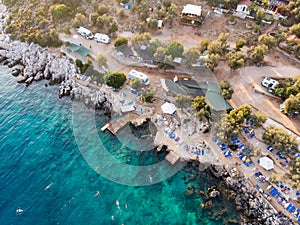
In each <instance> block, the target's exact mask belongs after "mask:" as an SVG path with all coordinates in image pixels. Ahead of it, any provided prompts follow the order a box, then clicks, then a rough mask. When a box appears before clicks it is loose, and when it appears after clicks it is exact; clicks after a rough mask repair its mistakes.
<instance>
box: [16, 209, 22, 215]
mask: <svg viewBox="0 0 300 225" xmlns="http://www.w3.org/2000/svg"><path fill="white" fill-rule="evenodd" d="M23 211H24V210H23V209H17V210H16V213H19V214H20V213H22V212H23Z"/></svg>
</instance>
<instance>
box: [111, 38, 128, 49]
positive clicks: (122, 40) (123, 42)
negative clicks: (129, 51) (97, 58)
mask: <svg viewBox="0 0 300 225" xmlns="http://www.w3.org/2000/svg"><path fill="white" fill-rule="evenodd" d="M122 45H128V39H127V38H126V37H118V38H117V39H116V40H115V42H114V46H115V47H119V46H122Z"/></svg>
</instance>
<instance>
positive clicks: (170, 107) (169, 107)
mask: <svg viewBox="0 0 300 225" xmlns="http://www.w3.org/2000/svg"><path fill="white" fill-rule="evenodd" d="M161 110H162V111H163V113H167V114H171V115H172V114H174V113H175V112H176V111H177V108H176V106H175V105H174V104H173V103H170V102H165V103H164V104H163V105H162V106H161Z"/></svg>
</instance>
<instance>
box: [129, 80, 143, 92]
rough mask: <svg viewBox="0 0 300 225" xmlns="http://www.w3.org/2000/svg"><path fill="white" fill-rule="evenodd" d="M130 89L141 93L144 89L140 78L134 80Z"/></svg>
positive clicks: (131, 81)
mask: <svg viewBox="0 0 300 225" xmlns="http://www.w3.org/2000/svg"><path fill="white" fill-rule="evenodd" d="M129 85H130V87H131V88H132V89H134V90H136V91H139V90H140V89H141V87H142V81H141V80H140V79H138V78H133V79H131V80H130V83H129Z"/></svg>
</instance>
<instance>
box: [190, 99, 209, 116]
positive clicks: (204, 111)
mask: <svg viewBox="0 0 300 225" xmlns="http://www.w3.org/2000/svg"><path fill="white" fill-rule="evenodd" d="M192 108H193V109H194V110H195V111H196V114H197V116H198V117H199V119H200V120H201V119H202V117H203V116H205V117H206V118H209V117H210V114H211V111H210V105H209V104H207V102H206V98H205V97H204V96H197V97H195V98H194V99H193V102H192Z"/></svg>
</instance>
